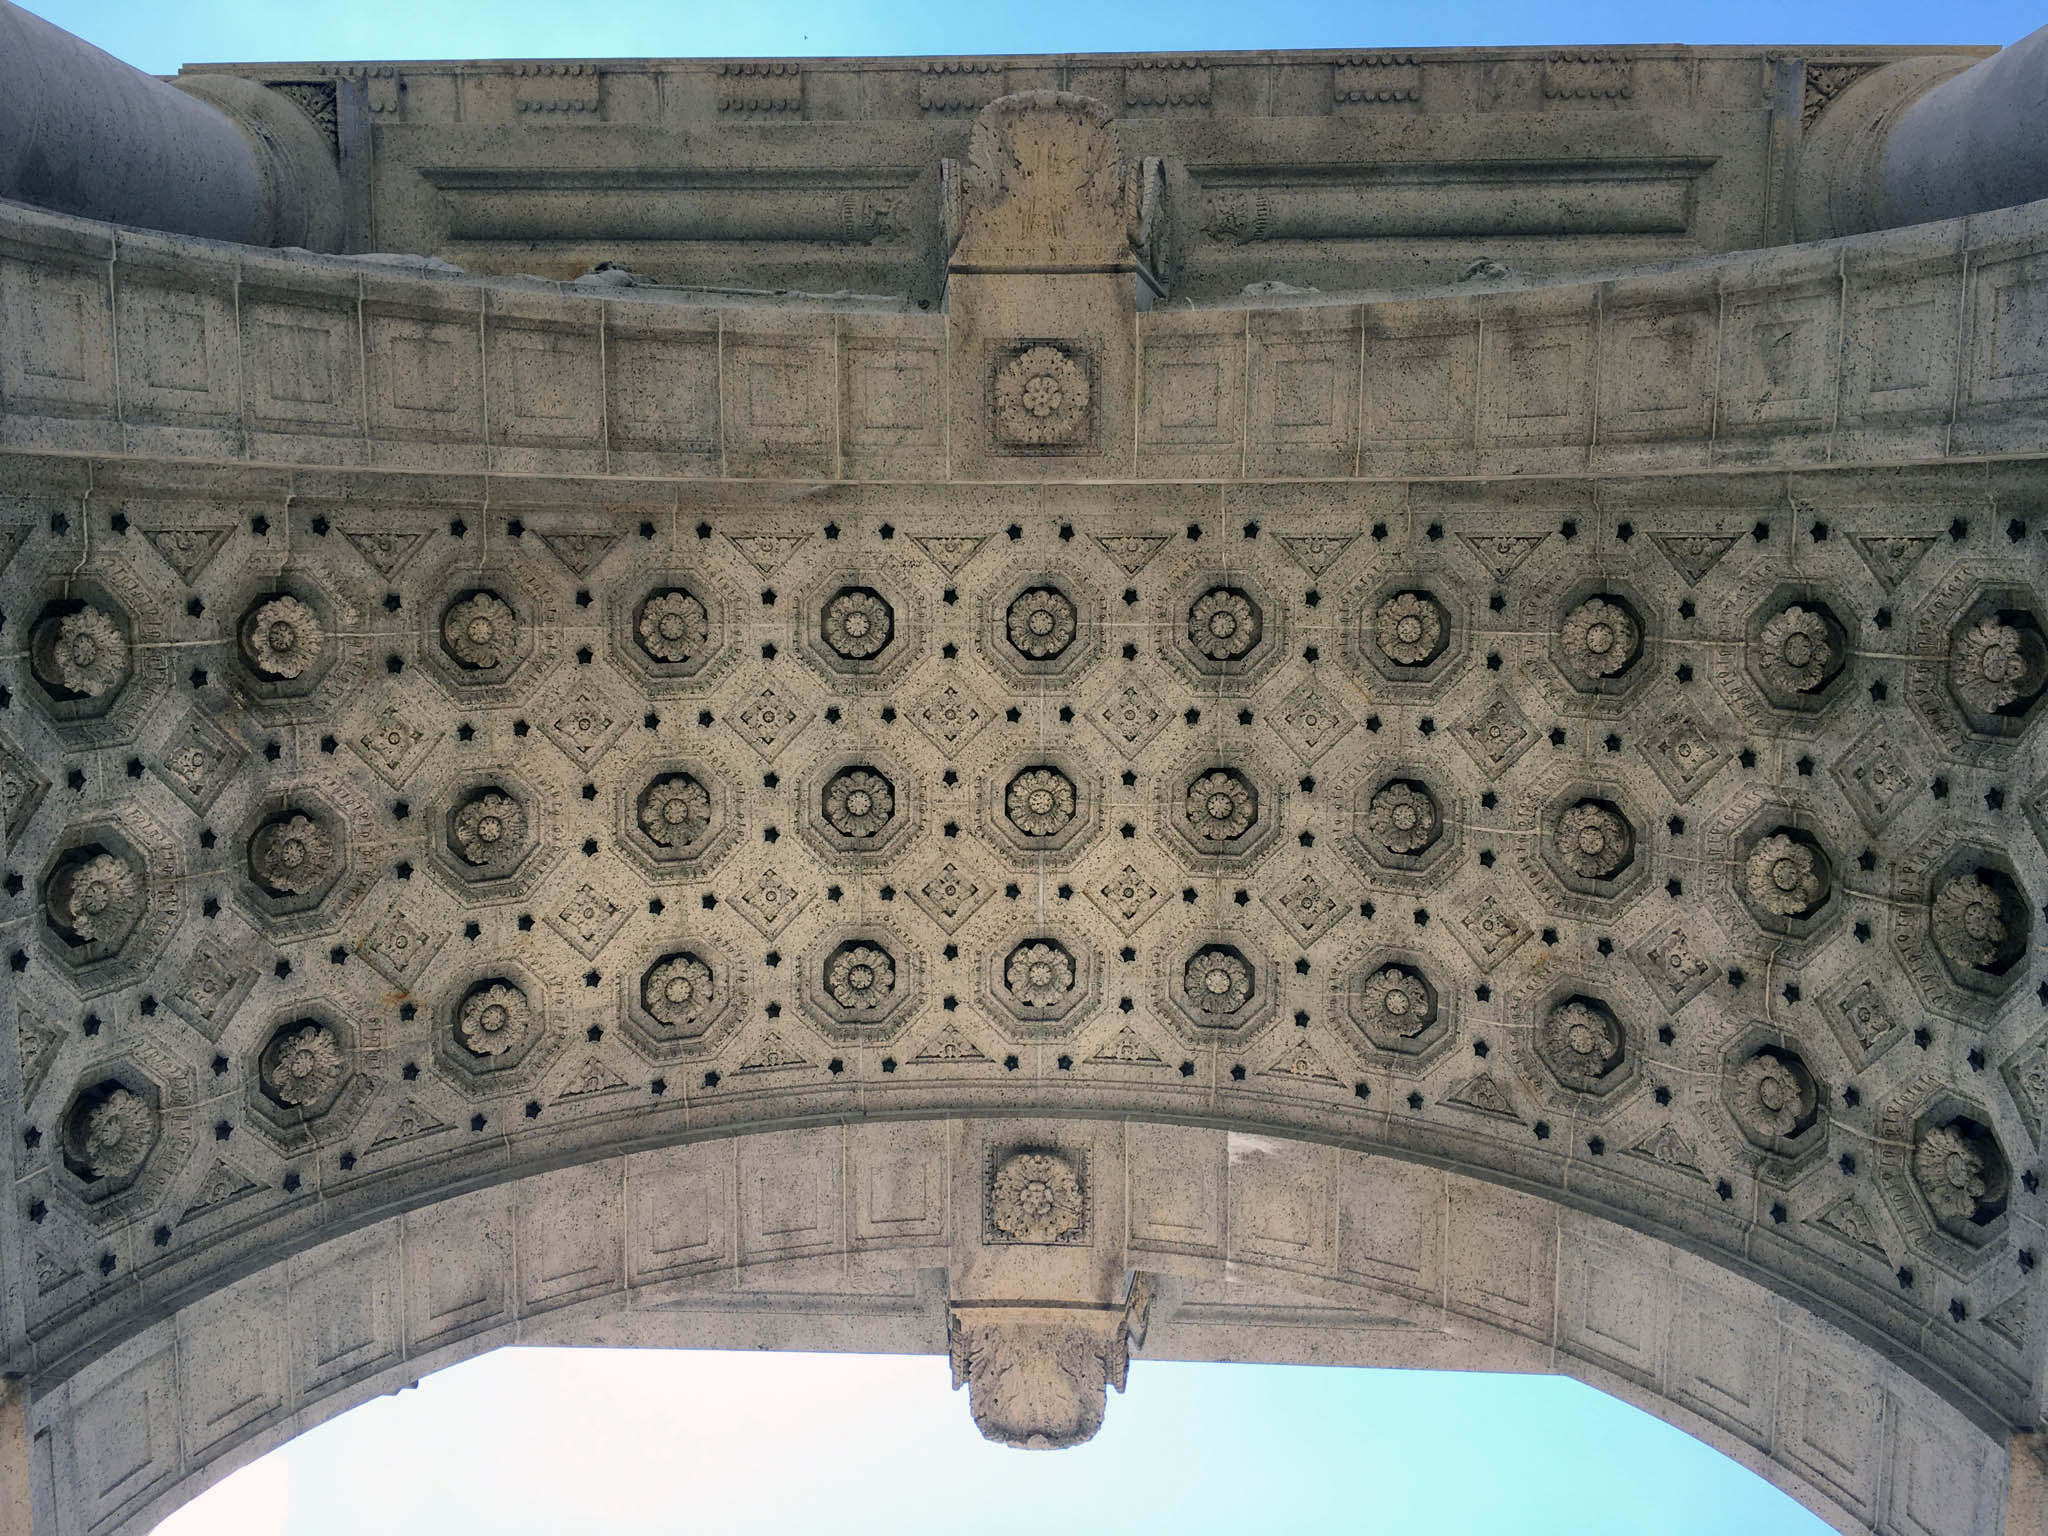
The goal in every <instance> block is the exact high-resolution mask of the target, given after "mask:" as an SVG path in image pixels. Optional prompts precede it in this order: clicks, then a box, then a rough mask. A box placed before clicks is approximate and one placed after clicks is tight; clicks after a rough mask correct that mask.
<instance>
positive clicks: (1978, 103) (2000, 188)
mask: <svg viewBox="0 0 2048 1536" xmlns="http://www.w3.org/2000/svg"><path fill="white" fill-rule="evenodd" d="M1883 174H1884V212H1885V223H1886V224H1887V225H1894V224H1924V223H1926V222H1927V221H1929V220H1930V219H1950V218H1955V217H1957V216H1959V215H1961V214H1966V213H1982V212H1984V211H1985V210H1986V209H1990V208H2011V207H2013V206H2014V205H2016V204H2018V203H2031V202H2033V201H2034V200H2035V199H2036V198H2041V197H2048V27H2042V28H2041V29H2040V30H2039V31H2036V32H2030V33H2028V34H2027V35H2026V36H2025V37H2023V38H2021V39H2020V40H2019V41H2018V42H2016V43H2014V44H2013V45H2012V46H2011V47H2010V48H2007V49H2005V50H2004V51H2003V52H2001V53H1994V54H1993V55H1992V56H1991V57H1990V58H1988V59H1985V60H1984V61H1983V62H1981V63H1978V64H1973V65H1971V66H1970V67H1969V68H1968V69H1966V70H1964V71H1963V72H1962V73H1961V74H1959V75H1954V76H1951V77H1950V78H1949V79H1947V80H1944V81H1942V83H1941V84H1939V85H1937V86H1935V87H1934V89H1932V90H1931V91H1928V92H1927V93H1926V94H1924V95H1922V96H1920V97H1918V98H1917V99H1916V100H1915V101H1914V102H1913V103H1912V104H1911V105H1910V106H1908V107H1907V108H1906V109H1905V110H1904V111H1903V112H1901V113H1900V114H1899V118H1898V122H1897V123H1896V124H1895V125H1894V126H1893V128H1892V131H1891V134H1890V136H1889V137H1887V138H1886V140H1885V146H1884V167H1883Z"/></svg>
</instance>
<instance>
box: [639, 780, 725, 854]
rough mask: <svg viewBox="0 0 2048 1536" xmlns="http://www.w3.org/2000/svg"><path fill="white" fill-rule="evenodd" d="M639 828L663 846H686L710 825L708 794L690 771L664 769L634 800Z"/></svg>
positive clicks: (702, 833)
mask: <svg viewBox="0 0 2048 1536" xmlns="http://www.w3.org/2000/svg"><path fill="white" fill-rule="evenodd" d="M635 809H636V813H637V815H638V817H639V821H640V829H641V831H643V832H645V833H646V834H647V835H648V837H649V838H651V839H652V840H653V841H654V842H656V843H658V844H660V845H661V846H662V847H663V848H687V847H689V846H690V845H691V844H693V843H695V842H696V841H697V840H698V839H699V838H701V837H702V836H703V835H704V832H705V829H706V828H708V827H709V826H710V825H711V794H710V791H708V790H707V789H705V787H704V786H703V785H702V784H701V783H699V782H698V781H697V779H696V777H695V776H694V775H691V774H687V773H665V774H663V775H662V776H661V777H660V778H658V779H656V780H655V781H654V782H653V783H651V784H649V785H648V786H647V787H646V788H645V789H643V790H641V791H640V798H639V800H638V801H637V802H636V804H635Z"/></svg>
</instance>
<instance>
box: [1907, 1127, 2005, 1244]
mask: <svg viewBox="0 0 2048 1536" xmlns="http://www.w3.org/2000/svg"><path fill="white" fill-rule="evenodd" d="M1912 1173H1913V1183H1914V1185H1915V1187H1916V1188H1918V1189H1919V1191H1920V1194H1921V1197H1922V1198H1923V1199H1925V1200H1926V1202H1927V1207H1928V1209H1929V1210H1931V1211H1932V1212H1933V1213H1934V1218H1935V1220H1936V1221H1937V1222H1939V1223H1940V1224H1941V1227H1942V1230H1943V1231H1945V1232H1947V1233H1948V1234H1949V1235H1950V1236H1952V1237H1958V1238H1961V1239H1962V1240H1963V1241H1964V1242H1967V1243H1971V1244H1978V1243H1982V1242H1983V1241H1984V1240H1985V1236H1986V1234H1985V1233H1984V1231H1983V1229H1984V1228H1985V1227H1986V1226H1987V1225H1988V1224H1989V1223H1991V1222H1992V1221H1993V1220H1995V1219H1996V1218H1997V1216H1998V1215H1999V1213H2000V1212H2002V1211H2003V1210H2004V1209H2005V1204H2006V1197H2007V1195H2008V1193H2009V1192H2010V1186H2011V1170H2010V1168H2009V1166H2008V1164H2007V1162H2006V1159H2005V1153H2004V1152H2003V1151H2002V1150H2001V1149H2000V1147H1999V1145H1998V1140H1997V1138H1996V1137H1995V1136H1993V1135H1992V1134H1991V1132H1990V1131H1989V1130H1988V1129H1987V1128H1986V1127H1985V1126H1983V1125H1981V1124H1979V1123H1978V1122H1977V1121H1975V1120H1972V1119H1970V1118H1969V1117H1967V1116H1961V1115H1959V1116H1957V1117H1956V1118H1954V1119H1952V1120H1950V1121H1948V1122H1947V1123H1946V1124H1942V1125H1930V1126H1925V1127H1923V1128H1922V1129H1921V1131H1920V1135H1919V1138H1918V1140H1917V1141H1915V1142H1914V1144H1913V1165H1912Z"/></svg>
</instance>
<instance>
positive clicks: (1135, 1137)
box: [1128, 1123, 1226, 1258]
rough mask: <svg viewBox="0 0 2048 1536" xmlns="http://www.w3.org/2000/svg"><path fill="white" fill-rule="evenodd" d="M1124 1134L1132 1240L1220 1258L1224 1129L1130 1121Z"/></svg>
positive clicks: (1165, 1249) (1171, 1250)
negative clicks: (1127, 1130)
mask: <svg viewBox="0 0 2048 1536" xmlns="http://www.w3.org/2000/svg"><path fill="white" fill-rule="evenodd" d="M1128 1135H1129V1146H1130V1152H1129V1157H1130V1165H1129V1166H1130V1173H1129V1180H1130V1223H1131V1243H1132V1246H1134V1247H1141V1248H1147V1249H1155V1250H1159V1251H1162V1252H1166V1253H1193V1254H1203V1255H1211V1256H1215V1257H1219V1258H1220V1257H1221V1256H1222V1253H1223V1190H1224V1181H1225V1162H1224V1151H1225V1146H1226V1140H1225V1137H1224V1136H1223V1134H1222V1133H1220V1132H1217V1131H1205V1130H1197V1129H1195V1128H1193V1127H1190V1126H1179V1125H1145V1124H1137V1123H1134V1124H1132V1125H1131V1126H1130V1128H1129V1132H1128Z"/></svg>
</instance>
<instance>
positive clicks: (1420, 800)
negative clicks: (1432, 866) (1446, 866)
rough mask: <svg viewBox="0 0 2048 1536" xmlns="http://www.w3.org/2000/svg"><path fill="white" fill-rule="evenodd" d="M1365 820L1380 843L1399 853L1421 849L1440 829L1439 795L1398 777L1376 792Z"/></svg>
mask: <svg viewBox="0 0 2048 1536" xmlns="http://www.w3.org/2000/svg"><path fill="white" fill-rule="evenodd" d="M1365 824H1366V829H1367V831H1368V833H1369V834H1370V835H1371V837H1372V838H1373V840H1374V841H1375V842H1376V843H1378V844H1379V846H1380V847H1382V848H1384V849H1385V850H1386V851H1387V852H1388V853H1392V854H1400V855H1406V854H1416V853H1420V852H1422V850H1423V849H1425V848H1427V847H1429V845H1430V844H1431V843H1434V842H1435V841H1436V840H1437V836H1438V834H1439V832H1440V831H1441V818H1440V817H1439V815H1438V812H1437V805H1436V798H1435V797H1434V796H1433V795H1431V794H1430V792H1429V791H1428V790H1427V789H1426V788H1424V787H1423V786H1422V785H1420V784H1417V783H1415V782H1413V781H1412V780H1408V779H1398V780H1396V781H1395V782H1394V783H1392V784H1387V785H1383V786H1382V787H1381V788H1380V789H1378V790H1377V791H1375V792H1374V794H1373V797H1372V802H1371V804H1370V805H1369V806H1368V807H1367V809H1366V816H1365Z"/></svg>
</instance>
